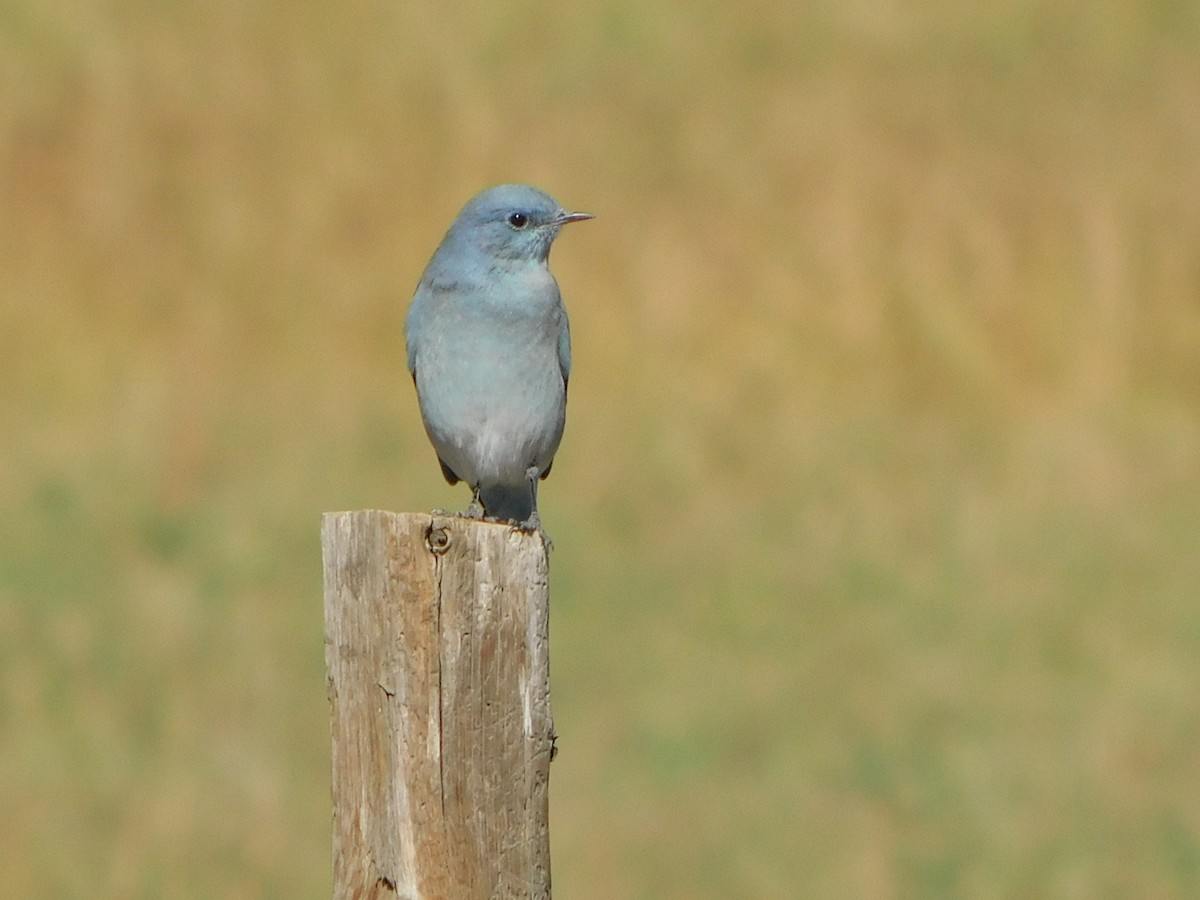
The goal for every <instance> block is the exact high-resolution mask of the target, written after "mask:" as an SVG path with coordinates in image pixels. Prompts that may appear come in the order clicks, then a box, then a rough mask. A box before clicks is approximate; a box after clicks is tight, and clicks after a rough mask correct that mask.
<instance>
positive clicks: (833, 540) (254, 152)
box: [0, 0, 1200, 898]
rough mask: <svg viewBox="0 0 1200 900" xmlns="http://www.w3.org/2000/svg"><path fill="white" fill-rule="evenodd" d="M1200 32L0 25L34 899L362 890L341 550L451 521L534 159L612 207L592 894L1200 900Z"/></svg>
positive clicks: (567, 278)
mask: <svg viewBox="0 0 1200 900" xmlns="http://www.w3.org/2000/svg"><path fill="white" fill-rule="evenodd" d="M559 6H560V7H561V4H560V5H559ZM1198 47H1200V15H1198V14H1197V12H1196V10H1195V5H1194V4H1191V3H1184V2H1170V0H1163V2H1159V3H1154V4H1135V3H1121V2H1116V0H1111V2H1108V0H1106V2H1102V3H1098V4H1097V3H1092V4H1082V3H1076V4H1058V5H1048V4H1041V3H1032V2H1020V0H1008V2H1005V3H1001V4H998V5H997V4H992V5H990V6H987V7H980V8H975V7H970V6H962V5H961V4H951V3H944V2H930V3H927V4H925V5H924V6H923V7H922V8H921V9H905V8H902V7H900V6H894V5H893V6H888V5H881V4H875V3H851V4H845V3H839V4H833V3H817V4H811V5H808V6H805V7H803V8H801V7H796V6H791V5H787V4H780V3H758V4H754V5H752V6H751V7H749V8H747V7H744V6H743V7H735V6H729V5H720V4H702V5H694V6H692V7H678V8H671V7H663V6H661V5H649V6H647V5H645V4H641V5H638V4H608V5H602V6H599V7H587V6H578V7H572V8H569V9H567V8H558V7H552V6H550V5H547V4H518V5H516V6H513V5H512V4H508V5H488V4H465V5H461V6H457V7H451V8H447V9H439V10H437V11H436V12H435V11H432V9H431V11H423V10H420V9H416V8H406V7H403V6H392V7H379V6H372V5H369V4H355V3H352V4H350V5H348V6H347V5H342V6H339V7H336V8H335V7H332V6H323V5H318V4H299V5H293V6H291V7H287V8H283V7H278V8H276V7H269V6H265V5H262V4H249V5H247V4H244V3H243V4H234V3H223V2H218V3H216V4H213V3H206V4H196V3H189V2H184V3H177V4H170V5H167V6H163V5H161V4H160V5H155V4H149V3H141V2H132V3H127V4H124V5H121V6H118V7H113V8H109V9H99V8H97V9H86V10H85V9H81V8H78V5H71V4H63V3H54V2H49V3H40V4H32V3H29V4H23V5H19V6H17V7H15V8H13V9H10V10H8V11H7V12H5V13H3V14H0V129H2V130H0V134H3V135H4V138H3V141H2V142H0V198H2V199H0V272H3V278H2V279H0V379H3V383H4V385H5V387H4V390H3V391H0V413H3V416H4V421H5V422H6V423H7V426H6V427H5V428H4V429H0V460H3V465H2V466H0V501H2V502H3V504H4V508H5V509H6V511H7V515H6V516H5V523H4V525H3V526H2V527H0V746H2V747H3V748H4V749H3V751H2V752H0V785H2V786H3V787H0V803H2V805H3V808H4V810H5V815H4V817H3V822H2V824H0V893H3V894H4V895H5V896H14V897H17V896H19V897H56V898H57V897H70V896H91V897H95V896H100V897H122V898H124V897H142V896H144V897H233V898H236V897H248V898H249V897H271V896H285V895H286V896H311V897H319V896H326V895H327V894H328V890H329V865H328V814H329V813H328V810H329V804H328V787H327V785H328V773H327V767H328V748H327V734H328V732H327V724H326V721H327V720H326V715H327V711H326V706H325V698H324V687H323V674H322V668H323V664H322V651H321V621H320V587H319V585H320V581H319V559H318V556H319V548H318V543H317V528H318V514H319V513H320V512H321V511H322V510H326V509H344V508H355V507H367V506H374V507H379V506H382V507H390V508H395V509H421V508H429V507H432V506H435V505H453V504H455V503H460V502H463V501H464V500H465V497H464V496H463V495H462V494H461V493H455V492H452V491H450V490H449V489H447V488H446V487H445V486H444V485H443V484H442V483H441V479H440V476H439V475H438V473H437V470H436V464H435V462H434V458H433V455H432V451H430V450H429V448H428V447H427V445H426V442H425V439H424V436H423V434H422V433H421V429H420V425H419V420H418V418H417V414H416V405H415V402H414V399H413V397H412V395H411V389H410V387H409V385H408V384H407V378H406V376H405V373H404V371H403V353H402V338H401V323H402V317H403V312H404V308H405V304H406V303H407V300H408V297H409V295H410V292H411V289H412V286H413V285H414V284H415V282H416V279H417V278H418V276H419V273H420V270H421V267H422V266H423V264H424V262H425V260H426V259H427V257H428V255H429V253H430V252H431V250H432V248H433V247H434V246H435V244H436V242H437V240H438V239H439V238H440V236H441V234H442V232H443V231H444V229H445V227H446V225H447V224H448V222H449V220H450V218H451V217H452V216H453V214H454V213H455V212H456V211H457V209H458V206H459V204H461V202H462V201H463V200H464V199H465V198H466V197H467V196H469V195H470V194H471V193H473V192H474V191H475V190H477V189H478V188H480V187H482V186H484V185H486V184H489V183H495V182H498V181H502V180H511V179H520V180H528V181H531V182H534V183H537V184H539V185H541V186H543V187H545V188H546V189H548V190H550V191H551V192H552V193H554V194H555V195H556V196H557V197H559V199H560V200H562V201H563V202H564V203H567V204H570V205H573V206H577V207H580V208H584V209H588V210H589V211H592V212H595V213H597V215H598V218H597V220H596V221H595V222H593V223H589V224H588V225H587V226H582V227H580V229H579V230H578V231H573V232H572V233H570V234H568V235H565V236H564V238H563V239H562V241H561V242H560V243H559V245H558V246H557V248H556V250H555V259H554V265H555V269H556V271H557V272H558V275H559V279H560V281H561V283H562V284H563V286H564V292H565V295H566V298H567V302H568V305H569V307H570V310H571V313H572V324H573V330H574V336H575V343H576V370H575V375H574V377H573V379H572V400H571V419H570V422H569V426H568V433H567V437H566V441H565V444H564V447H563V450H562V454H561V455H560V457H559V460H558V462H557V463H556V465H555V474H554V477H553V478H552V479H551V480H550V481H549V482H548V483H547V485H546V487H545V490H544V491H543V503H544V517H545V519H546V521H547V523H548V526H549V528H550V531H551V533H552V534H553V535H554V536H555V538H556V543H557V549H556V553H555V557H554V573H553V577H554V617H553V618H554V621H553V627H554V636H553V640H554V647H553V656H554V666H555V673H554V677H555V681H554V689H555V704H556V717H557V724H558V728H559V731H560V732H561V734H562V740H561V745H562V754H561V756H560V757H559V759H558V761H557V762H556V763H555V770H554V790H553V791H552V798H553V800H552V802H553V827H552V832H553V839H554V852H555V882H556V887H557V889H558V892H559V893H560V894H561V895H562V896H564V897H572V898H577V897H578V898H583V897H597V898H619V897H631V898H641V897H645V898H660V897H662V898H673V897H679V898H685V897H686V898H699V897H723V898H724V897H780V898H784V897H795V896H830V897H841V896H870V897H926V896H972V897H975V896H981V897H989V896H1062V897H1092V896H1107V895H1112V896H1153V897H1171V896H1178V897H1186V896H1194V895H1195V893H1196V891H1197V889H1198V887H1200V839H1198V833H1200V812H1198V809H1200V807H1197V805H1196V803H1195V802H1193V798H1195V797H1196V796H1200V765H1198V764H1197V761H1196V754H1195V747H1196V745H1197V739H1198V736H1200V705H1198V704H1197V702H1196V700H1195V696H1194V695H1195V685H1196V684H1197V683H1198V682H1200V614H1198V613H1197V607H1196V605H1195V600H1196V597H1197V594H1198V592H1200V554H1198V553H1197V550H1196V548H1197V546H1198V545H1200V480H1198V479H1197V472H1198V471H1200V469H1198V468H1197V460H1200V416H1198V412H1200V411H1198V409H1197V402H1198V394H1197V388H1198V387H1200V362H1198V360H1200V306H1198V305H1197V298H1200V250H1198V249H1197V248H1200V211H1198V210H1200V205H1198V204H1197V203H1196V202H1195V198H1196V197H1198V196H1200V124H1198V123H1200V107H1198V106H1197V99H1196V98H1197V96H1200V94H1198V92H1197V85H1200V50H1197V48H1198Z"/></svg>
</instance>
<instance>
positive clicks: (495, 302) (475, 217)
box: [404, 184, 592, 531]
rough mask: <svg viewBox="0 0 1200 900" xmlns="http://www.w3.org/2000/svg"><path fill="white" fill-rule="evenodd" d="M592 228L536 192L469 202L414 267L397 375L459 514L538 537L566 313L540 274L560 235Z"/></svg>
mask: <svg viewBox="0 0 1200 900" xmlns="http://www.w3.org/2000/svg"><path fill="white" fill-rule="evenodd" d="M590 218H592V217H591V216H590V215H589V214H587V213H579V212H567V211H566V210H565V209H563V208H562V207H561V206H560V205H559V204H558V203H557V202H555V200H554V199H553V198H551V197H550V196H548V195H547V194H545V193H543V192H542V191H539V190H538V189H537V188H533V187H528V186H526V185H520V184H505V185H500V186H499V187H493V188H489V189H488V190H485V191H483V192H482V193H480V194H478V195H476V196H475V197H473V198H472V199H471V200H470V201H468V203H467V205H466V206H464V207H463V209H462V211H461V212H460V213H459V214H458V218H457V219H455V220H454V223H453V224H452V225H451V226H450V230H449V231H448V232H446V236H445V237H444V238H443V239H442V242H441V244H440V245H439V246H438V248H437V250H436V251H435V252H434V254H433V258H432V259H431V260H430V261H429V265H428V266H426V268H425V273H424V275H422V276H421V283H420V284H419V285H418V286H417V290H416V293H415V294H414V296H413V300H412V305H411V306H410V307H409V310H408V318H407V319H406V321H405V326H404V330H405V336H406V338H407V347H408V370H409V372H410V373H412V377H413V383H414V384H415V385H416V388H417V401H418V403H419V405H420V407H421V419H422V421H423V422H424V423H425V431H426V433H427V434H428V435H429V440H430V441H431V442H432V444H433V448H434V450H435V451H437V456H438V462H440V463H441V466H442V474H443V475H445V476H446V480H447V481H448V482H450V484H457V483H458V482H459V481H465V482H466V483H467V484H468V485H469V486H470V488H471V505H470V507H468V509H467V512H466V514H467V515H469V516H472V517H475V518H479V517H486V518H488V519H491V520H496V521H502V522H511V523H513V524H514V525H516V526H518V527H520V528H521V529H522V530H524V531H538V530H540V529H541V520H540V518H539V516H538V509H537V486H538V481H539V480H540V479H543V478H545V477H546V476H547V475H549V474H550V466H551V463H553V461H554V454H555V452H556V451H557V450H558V444H559V441H560V440H561V439H562V433H563V425H564V423H565V421H566V412H567V381H568V379H569V377H570V374H571V332H570V328H569V326H568V324H567V311H566V309H565V308H564V307H563V303H562V298H561V296H560V295H559V292H558V283H557V282H556V281H555V280H554V276H553V275H551V274H550V269H549V266H548V265H547V261H548V259H549V256H550V245H551V243H553V241H554V239H555V237H557V236H558V232H559V229H561V228H562V226H563V225H566V224H568V223H570V222H580V221H583V220H584V219H590Z"/></svg>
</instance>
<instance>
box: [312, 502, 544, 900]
mask: <svg viewBox="0 0 1200 900" xmlns="http://www.w3.org/2000/svg"><path fill="white" fill-rule="evenodd" d="M322 545H323V551H324V562H325V660H326V668H327V675H328V690H329V700H330V706H331V727H332V739H333V832H334V834H333V850H334V897H335V900H342V898H377V897H378V898H391V897H403V898H413V900H416V898H425V900H437V898H476V897H479V898H489V900H490V898H500V897H529V898H542V897H549V896H550V842H549V827H548V821H547V819H548V783H549V770H550V756H551V751H552V748H553V742H554V727H553V723H552V720H551V716H550V674H549V652H548V625H549V622H548V615H549V603H548V601H549V595H548V581H547V578H548V559H547V554H546V548H545V545H544V543H543V541H542V539H541V537H540V536H538V535H528V534H522V533H519V532H514V531H513V530H512V529H511V528H509V527H508V526H503V525H494V524H485V523H482V522H477V521H473V520H470V519H461V518H457V517H452V516H430V515H427V514H415V513H389V512H381V511H377V510H366V511H357V512H343V513H327V514H326V515H325V517H324V521H323V527H322Z"/></svg>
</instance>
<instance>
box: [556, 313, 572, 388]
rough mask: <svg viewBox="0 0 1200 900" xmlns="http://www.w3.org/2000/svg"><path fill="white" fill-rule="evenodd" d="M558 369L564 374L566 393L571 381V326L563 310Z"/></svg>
mask: <svg viewBox="0 0 1200 900" xmlns="http://www.w3.org/2000/svg"><path fill="white" fill-rule="evenodd" d="M558 368H559V371H560V372H562V380H563V391H566V389H567V383H568V382H569V381H570V380H571V325H570V323H569V322H568V321H567V312H566V310H563V316H562V328H561V329H560V330H559V332H558Z"/></svg>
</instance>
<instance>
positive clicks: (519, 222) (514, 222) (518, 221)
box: [508, 213, 529, 228]
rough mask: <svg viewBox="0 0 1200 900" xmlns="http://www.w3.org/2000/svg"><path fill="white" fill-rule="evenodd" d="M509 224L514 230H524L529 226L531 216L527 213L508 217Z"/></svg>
mask: <svg viewBox="0 0 1200 900" xmlns="http://www.w3.org/2000/svg"><path fill="white" fill-rule="evenodd" d="M508 224H509V225H511V226H512V227H513V228H524V227H525V226H526V225H528V224H529V216H527V215H525V213H513V214H512V215H511V216H509V217H508Z"/></svg>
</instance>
